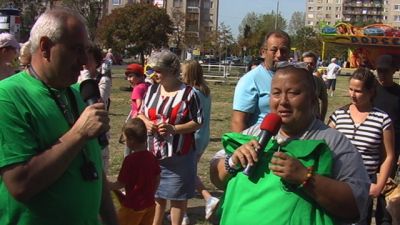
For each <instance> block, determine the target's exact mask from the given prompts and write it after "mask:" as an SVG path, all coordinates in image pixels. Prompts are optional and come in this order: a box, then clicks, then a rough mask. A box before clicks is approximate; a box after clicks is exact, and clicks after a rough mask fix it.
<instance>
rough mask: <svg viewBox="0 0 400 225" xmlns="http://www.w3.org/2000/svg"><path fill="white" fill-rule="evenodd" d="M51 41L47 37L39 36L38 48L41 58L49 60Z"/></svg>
mask: <svg viewBox="0 0 400 225" xmlns="http://www.w3.org/2000/svg"><path fill="white" fill-rule="evenodd" d="M52 46H53V42H52V41H51V40H50V38H48V37H41V38H40V41H39V50H40V53H41V55H42V57H43V58H45V59H47V61H49V60H50V50H51V47H52Z"/></svg>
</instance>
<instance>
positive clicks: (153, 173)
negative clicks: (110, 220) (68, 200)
mask: <svg viewBox="0 0 400 225" xmlns="http://www.w3.org/2000/svg"><path fill="white" fill-rule="evenodd" d="M123 135H124V138H125V141H126V147H127V148H129V149H130V150H131V154H129V155H128V156H127V157H125V159H124V161H123V163H122V167H121V170H120V172H119V175H118V179H117V181H116V182H109V185H110V189H111V190H117V189H121V188H125V193H126V195H125V197H123V199H122V201H121V208H120V209H119V211H118V220H119V224H120V225H136V224H141V225H147V224H149V225H151V224H152V223H153V218H154V212H155V211H154V210H155V199H154V194H155V192H156V189H157V187H158V184H159V182H160V165H159V164H158V160H157V159H156V158H155V157H154V156H153V154H152V153H151V152H149V151H147V142H146V140H147V130H146V126H145V124H144V122H143V121H142V120H141V119H139V118H134V119H129V120H128V121H127V122H126V123H125V126H124V128H123Z"/></svg>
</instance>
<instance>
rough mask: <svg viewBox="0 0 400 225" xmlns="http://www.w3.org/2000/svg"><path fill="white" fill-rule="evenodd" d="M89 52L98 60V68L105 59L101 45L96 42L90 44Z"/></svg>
mask: <svg viewBox="0 0 400 225" xmlns="http://www.w3.org/2000/svg"><path fill="white" fill-rule="evenodd" d="M87 52H88V54H92V55H93V59H94V61H95V62H96V68H98V67H99V66H100V65H101V62H102V61H103V52H102V51H101V49H100V47H99V46H97V45H95V44H90V45H89V47H88V50H87Z"/></svg>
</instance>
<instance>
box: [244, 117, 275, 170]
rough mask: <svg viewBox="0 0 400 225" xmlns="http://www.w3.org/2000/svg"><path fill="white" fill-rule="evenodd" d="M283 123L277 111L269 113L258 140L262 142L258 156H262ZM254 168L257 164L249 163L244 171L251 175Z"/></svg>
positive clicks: (264, 120)
mask: <svg viewBox="0 0 400 225" xmlns="http://www.w3.org/2000/svg"><path fill="white" fill-rule="evenodd" d="M281 124H282V119H281V118H280V117H279V116H278V115H277V114H275V113H269V114H267V115H266V116H265V117H264V119H263V121H262V122H261V125H260V129H261V133H260V140H259V141H258V143H260V149H259V150H258V152H257V153H258V158H260V157H261V156H262V154H263V152H264V148H265V146H267V144H268V142H269V140H270V139H271V137H273V136H275V135H276V134H277V133H278V131H279V128H280V127H281ZM254 168H255V165H253V166H250V165H247V166H246V168H245V169H244V170H243V173H244V174H245V175H247V176H251V174H252V173H253V170H254Z"/></svg>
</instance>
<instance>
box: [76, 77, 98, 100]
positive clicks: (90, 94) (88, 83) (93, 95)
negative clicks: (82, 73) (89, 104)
mask: <svg viewBox="0 0 400 225" xmlns="http://www.w3.org/2000/svg"><path fill="white" fill-rule="evenodd" d="M79 89H80V92H81V96H82V98H83V100H84V101H85V102H86V101H87V100H89V99H99V98H100V91H99V86H98V84H97V82H96V81H95V80H93V79H87V80H84V81H82V83H81V84H80V86H79Z"/></svg>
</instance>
